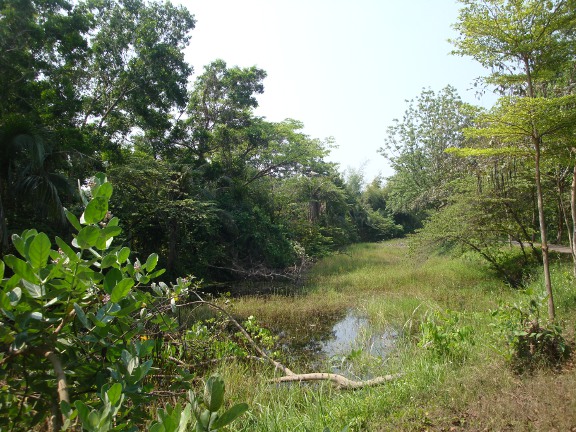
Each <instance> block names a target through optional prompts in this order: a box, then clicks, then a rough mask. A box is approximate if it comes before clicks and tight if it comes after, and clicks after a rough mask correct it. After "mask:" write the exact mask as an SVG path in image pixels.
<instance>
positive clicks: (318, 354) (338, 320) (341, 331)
mask: <svg viewBox="0 0 576 432" xmlns="http://www.w3.org/2000/svg"><path fill="white" fill-rule="evenodd" d="M317 318H318V319H317V320H315V322H307V323H303V322H298V323H294V326H293V327H292V326H291V328H284V329H283V330H281V331H279V333H280V335H281V336H282V337H281V342H282V344H283V351H284V355H285V356H286V357H287V358H288V362H289V364H294V363H298V364H300V365H301V366H302V369H303V370H305V371H310V370H314V371H318V370H324V371H326V368H329V369H330V371H331V372H334V373H340V374H342V375H345V376H348V377H349V378H359V377H360V378H362V379H366V378H370V377H372V375H373V374H372V369H373V368H372V366H373V367H378V366H379V365H381V364H382V362H383V360H385V359H386V357H388V356H389V355H390V353H391V352H392V350H393V349H394V347H395V344H396V340H397V338H398V333H397V332H396V331H395V330H393V329H386V330H384V331H376V330H375V329H373V328H372V327H371V325H370V322H369V320H368V319H367V318H366V317H363V316H361V315H359V314H358V312H356V311H354V310H350V311H344V312H343V313H341V314H338V315H328V316H323V317H317ZM360 359H361V360H360ZM359 360H360V361H359Z"/></svg>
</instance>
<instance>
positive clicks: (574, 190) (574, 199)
mask: <svg viewBox="0 0 576 432" xmlns="http://www.w3.org/2000/svg"><path fill="white" fill-rule="evenodd" d="M570 213H571V214H572V241H571V242H570V249H572V262H573V263H574V267H573V272H574V277H576V165H574V172H573V175H572V186H571V190H570Z"/></svg>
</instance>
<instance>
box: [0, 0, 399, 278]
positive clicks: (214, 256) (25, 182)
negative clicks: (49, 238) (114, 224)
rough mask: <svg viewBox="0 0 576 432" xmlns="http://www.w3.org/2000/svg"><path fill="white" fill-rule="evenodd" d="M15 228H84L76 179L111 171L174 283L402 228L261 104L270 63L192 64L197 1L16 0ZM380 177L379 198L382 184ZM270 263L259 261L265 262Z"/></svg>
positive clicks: (8, 137) (0, 62)
mask: <svg viewBox="0 0 576 432" xmlns="http://www.w3.org/2000/svg"><path fill="white" fill-rule="evenodd" d="M0 11H1V17H2V27H1V29H0V31H1V32H2V34H1V37H0V39H1V42H0V43H1V44H2V47H1V54H0V67H1V70H2V74H1V77H0V80H1V81H0V86H1V87H2V90H1V91H2V94H1V95H0V101H1V102H0V142H1V147H0V148H1V150H0V151H1V154H0V159H1V163H2V164H1V170H0V198H1V201H0V203H1V204H0V223H1V225H0V238H1V240H2V242H1V244H2V250H3V251H4V253H6V252H11V251H12V249H11V246H10V244H9V241H8V239H9V238H10V236H11V235H12V234H13V233H19V232H20V231H21V230H22V229H27V228H30V227H35V228H37V229H42V230H44V231H47V232H51V233H54V234H59V235H61V236H62V237H66V235H69V233H68V232H67V227H66V220H65V218H64V213H63V208H68V209H70V210H72V211H74V212H76V213H77V214H78V213H79V211H80V208H79V204H78V203H79V197H78V193H77V192H76V189H77V186H76V182H77V181H80V182H81V183H85V182H87V181H88V179H89V178H90V177H92V176H93V175H94V173H95V172H98V171H103V172H106V173H107V175H108V177H109V178H110V180H111V182H112V183H113V184H115V185H116V186H117V187H116V191H117V193H116V194H114V196H113V198H112V202H111V211H112V213H113V214H114V215H115V216H118V217H119V218H120V219H122V220H123V224H124V225H123V228H124V234H123V240H124V241H125V242H126V243H127V244H129V245H130V246H131V247H132V249H133V250H134V251H135V252H137V253H139V254H141V255H149V254H150V253H152V252H156V253H159V255H160V257H161V258H160V262H161V265H163V266H164V267H165V268H166V269H167V276H168V277H176V276H180V275H184V274H194V275H195V276H198V277H205V278H209V279H212V280H214V279H216V280H227V279H237V278H239V277H244V276H246V275H250V274H254V275H255V276H258V275H259V274H260V275H264V274H267V273H270V272H272V271H274V270H279V271H281V270H283V269H286V268H288V267H290V266H293V265H299V264H300V263H301V261H302V260H304V259H306V258H307V257H315V256H321V255H323V254H325V253H327V252H329V251H331V250H334V248H337V247H340V246H343V245H346V244H350V243H351V242H354V241H358V240H381V239H384V238H390V237H392V236H394V235H396V234H397V233H398V232H400V231H401V227H400V226H398V225H397V224H396V223H394V221H393V219H392V217H391V216H390V215H389V213H388V211H387V210H386V207H385V205H384V203H382V202H381V203H375V206H376V207H372V206H371V205H370V202H369V201H367V200H366V199H364V197H363V195H362V191H361V189H359V188H358V187H353V183H351V184H347V183H346V182H345V180H344V178H343V176H342V174H340V173H338V171H337V169H336V166H335V165H334V164H333V163H328V162H326V161H325V160H324V158H325V156H326V155H327V154H328V152H329V147H330V145H331V143H330V140H327V141H321V140H318V139H313V138H310V137H309V136H307V135H305V134H304V133H302V128H303V125H302V123H300V122H299V121H297V120H292V119H286V120H285V121H282V122H279V123H275V122H270V121H267V120H266V119H263V118H260V117H257V116H255V115H254V113H253V109H254V108H255V107H256V106H257V105H258V102H257V96H258V94H261V93H262V92H263V91H264V84H263V81H264V78H265V77H266V72H265V71H263V70H261V69H258V68H256V67H238V66H233V67H230V66H228V65H227V64H226V62H225V61H223V60H215V61H213V62H212V63H210V64H209V65H206V66H205V68H204V70H203V71H201V72H200V73H199V74H198V75H197V77H196V78H195V79H194V80H193V79H192V78H193V75H192V72H193V71H192V68H191V67H190V66H189V65H188V64H187V63H186V62H185V60H184V48H185V47H186V46H187V44H188V42H189V39H190V36H191V31H192V30H193V28H194V23H195V21H194V17H193V15H192V14H191V13H190V12H189V11H188V10H186V9H185V8H183V7H176V6H173V5H171V4H163V3H159V2H150V3H147V2H144V1H139V0H119V1H86V2H79V3H78V2H72V1H66V0H52V1H42V2H36V1H30V0H22V1H20V0H18V1H13V0H7V1H2V2H0ZM380 186H381V185H380V184H378V183H376V184H375V186H374V187H375V188H376V189H377V190H376V193H377V192H378V190H379V189H380ZM255 269H258V270H259V271H256V270H255Z"/></svg>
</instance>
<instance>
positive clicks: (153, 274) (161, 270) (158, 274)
mask: <svg viewBox="0 0 576 432" xmlns="http://www.w3.org/2000/svg"><path fill="white" fill-rule="evenodd" d="M164 273H166V269H160V270H156V271H155V272H154V273H150V274H149V275H148V277H149V278H150V279H154V278H156V277H158V276H160V275H163V274H164Z"/></svg>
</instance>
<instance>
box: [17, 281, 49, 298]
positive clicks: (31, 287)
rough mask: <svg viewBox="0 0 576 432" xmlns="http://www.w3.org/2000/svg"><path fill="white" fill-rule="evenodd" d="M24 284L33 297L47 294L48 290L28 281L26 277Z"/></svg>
mask: <svg viewBox="0 0 576 432" xmlns="http://www.w3.org/2000/svg"><path fill="white" fill-rule="evenodd" d="M22 284H23V285H24V288H26V291H28V294H30V297H32V298H41V297H43V296H44V295H45V294H46V290H45V289H44V288H43V287H42V286H40V285H36V284H33V283H32V282H28V281H27V280H25V279H23V280H22Z"/></svg>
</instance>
